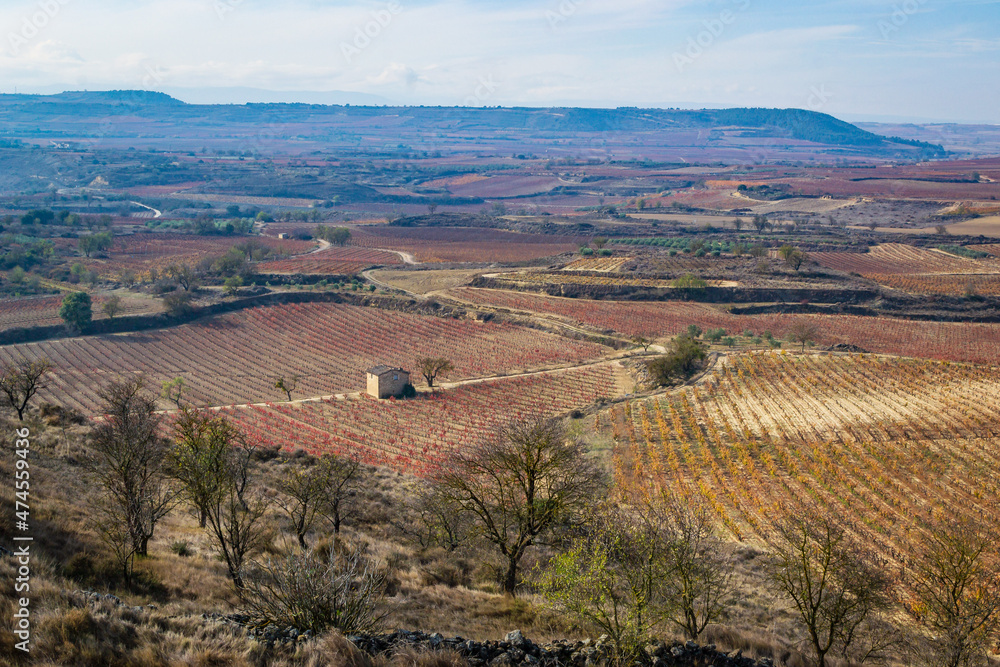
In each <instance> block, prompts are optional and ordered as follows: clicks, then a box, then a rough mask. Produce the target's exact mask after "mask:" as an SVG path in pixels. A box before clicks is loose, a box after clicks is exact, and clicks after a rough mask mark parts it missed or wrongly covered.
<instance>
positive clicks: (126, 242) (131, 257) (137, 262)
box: [80, 233, 316, 280]
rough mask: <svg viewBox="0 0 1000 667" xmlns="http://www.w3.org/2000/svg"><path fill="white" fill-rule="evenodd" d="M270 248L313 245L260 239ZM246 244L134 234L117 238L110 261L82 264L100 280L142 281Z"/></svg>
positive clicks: (309, 247) (231, 240)
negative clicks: (126, 277)
mask: <svg viewBox="0 0 1000 667" xmlns="http://www.w3.org/2000/svg"><path fill="white" fill-rule="evenodd" d="M257 238H259V240H260V242H261V243H262V244H263V245H265V246H266V247H268V248H273V249H275V250H278V251H281V252H285V253H288V254H290V255H292V254H299V253H305V252H309V251H310V250H312V249H313V248H315V247H316V244H315V243H313V242H312V241H298V240H293V239H275V238H269V237H257ZM241 240H245V239H242V238H239V237H225V236H194V235H188V234H171V233H163V234H134V235H130V236H121V237H116V238H115V245H114V247H113V248H112V249H111V250H110V251H109V252H108V253H107V257H106V258H91V259H81V260H80V262H81V263H82V264H83V265H84V266H86V267H87V268H89V269H92V270H94V271H96V272H97V273H98V274H99V275H100V276H102V277H106V278H110V279H117V278H119V277H120V276H121V274H122V273H123V272H124V271H126V270H129V271H132V272H133V273H134V274H135V275H136V277H137V278H138V279H140V280H143V279H145V278H148V276H149V274H150V272H151V271H156V272H160V271H162V270H163V269H165V268H167V267H168V266H170V265H171V264H189V265H195V264H197V263H198V262H200V261H201V260H203V259H206V258H214V257H220V256H222V255H224V254H225V253H226V251H227V250H229V249H230V248H232V247H233V246H234V245H236V244H237V243H239V242H240V241H241Z"/></svg>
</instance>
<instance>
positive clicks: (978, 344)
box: [448, 287, 1000, 364]
mask: <svg viewBox="0 0 1000 667" xmlns="http://www.w3.org/2000/svg"><path fill="white" fill-rule="evenodd" d="M448 294H450V295H452V296H454V297H455V298H457V299H459V300H461V301H463V302H466V303H476V304H481V305H483V306H492V307H497V308H506V309H512V310H520V311H525V312H536V313H544V314H549V315H555V316H557V317H560V318H564V319H565V320H567V321H569V322H574V323H577V324H583V325H587V326H591V327H595V328H596V329H599V330H607V331H611V332H617V333H619V334H622V335H624V336H629V337H632V336H644V337H647V338H657V337H662V336H675V335H677V334H679V333H681V332H682V331H684V330H686V329H687V327H688V325H690V324H696V325H698V326H699V327H701V328H702V329H711V328H722V329H725V330H726V331H728V332H729V333H730V334H732V335H738V334H740V333H742V332H744V331H751V332H753V333H754V334H755V335H761V334H762V333H764V332H771V333H772V334H773V335H774V336H777V337H779V338H780V337H783V336H786V335H787V334H788V332H789V331H790V330H791V329H792V327H793V326H794V325H795V324H796V323H798V322H802V321H806V322H810V323H813V324H815V325H816V327H817V330H818V335H817V341H816V342H817V344H819V345H823V346H831V345H837V344H840V343H844V344H848V345H857V346H860V347H863V348H864V349H867V350H869V351H871V352H878V353H882V354H892V355H899V356H904V357H917V358H921V359H935V360H942V361H964V362H972V363H987V364H995V363H1000V324H985V323H974V322H925V321H915V320H904V319H895V318H887V317H858V316H853V315H783V314H767V315H733V314H730V313H728V312H725V311H724V310H721V309H719V308H716V307H713V306H710V305H708V304H700V303H690V302H681V301H665V302H654V303H650V302H629V301H604V300H602V301H592V300H587V299H568V298H562V297H550V296H541V295H534V294H524V293H519V292H508V291H505V290H492V289H477V288H471V287H465V288H458V289H454V290H449V292H448Z"/></svg>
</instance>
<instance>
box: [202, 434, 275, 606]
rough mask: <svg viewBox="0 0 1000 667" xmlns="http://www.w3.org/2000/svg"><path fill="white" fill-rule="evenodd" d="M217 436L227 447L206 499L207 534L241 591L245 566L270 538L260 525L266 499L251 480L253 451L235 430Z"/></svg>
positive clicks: (235, 584)
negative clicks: (210, 491)
mask: <svg viewBox="0 0 1000 667" xmlns="http://www.w3.org/2000/svg"><path fill="white" fill-rule="evenodd" d="M218 419H222V420H223V421H226V420H225V419H223V418H218ZM226 423H227V424H228V421H227V422H226ZM219 433H220V434H222V435H223V437H224V439H225V440H226V441H227V442H228V444H229V447H228V448H227V454H228V456H227V457H226V460H225V461H223V463H222V469H221V472H220V475H219V484H218V486H217V487H216V488H215V489H214V492H213V493H212V494H211V495H210V496H209V497H208V504H207V507H206V510H207V511H206V516H207V523H208V532H209V535H210V536H211V537H212V539H213V541H214V542H215V545H216V546H217V547H218V548H219V553H220V556H221V557H222V560H223V562H224V563H225V564H226V569H227V570H228V571H229V577H230V578H231V579H232V580H233V585H234V586H235V587H236V590H237V592H241V591H242V590H243V567H244V565H245V564H246V562H247V560H248V559H249V558H250V557H251V556H253V555H254V554H255V553H257V552H258V551H260V549H261V548H263V547H264V545H265V544H267V542H268V540H269V539H270V536H269V534H268V533H267V531H266V530H265V527H264V523H263V519H264V515H265V513H266V512H267V508H268V500H267V496H266V494H265V493H264V490H263V489H262V488H261V487H260V486H259V485H258V484H257V483H256V482H255V480H253V479H252V466H251V457H252V455H253V450H254V448H253V447H252V446H251V445H249V444H248V443H247V442H246V440H245V439H244V438H243V437H242V434H241V433H240V432H239V431H238V430H237V429H236V428H234V427H231V426H229V427H221V428H219Z"/></svg>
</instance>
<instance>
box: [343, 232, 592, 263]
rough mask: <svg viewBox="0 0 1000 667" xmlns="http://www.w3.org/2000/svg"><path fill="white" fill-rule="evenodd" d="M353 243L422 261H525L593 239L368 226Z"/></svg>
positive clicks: (358, 233)
mask: <svg viewBox="0 0 1000 667" xmlns="http://www.w3.org/2000/svg"><path fill="white" fill-rule="evenodd" d="M352 233H353V237H352V238H351V244H352V245H356V246H361V247H364V248H376V249H388V250H397V251H403V252H407V253H411V254H413V255H415V256H416V259H417V261H419V262H522V261H529V260H533V259H540V258H542V257H551V256H554V255H559V254H562V253H566V252H573V251H575V250H577V249H578V248H579V247H580V246H581V245H583V244H585V243H588V242H589V241H590V238H584V237H574V236H552V235H545V234H519V233H516V232H509V231H503V230H497V229H472V228H466V227H418V228H409V227H387V226H378V227H376V226H366V227H358V228H356V229H354V230H352Z"/></svg>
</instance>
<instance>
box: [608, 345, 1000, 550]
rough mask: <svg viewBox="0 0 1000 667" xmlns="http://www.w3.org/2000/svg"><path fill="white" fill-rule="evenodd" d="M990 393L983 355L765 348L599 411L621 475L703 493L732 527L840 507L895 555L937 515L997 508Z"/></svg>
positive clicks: (738, 533) (993, 383) (630, 482)
mask: <svg viewBox="0 0 1000 667" xmlns="http://www.w3.org/2000/svg"><path fill="white" fill-rule="evenodd" d="M998 394H1000V380H998V378H997V374H996V369H994V368H985V367H975V366H966V365H956V364H948V363H946V362H944V363H941V362H930V361H917V360H906V359H896V358H885V357H878V356H873V355H852V356H808V355H807V356H799V355H790V354H783V353H782V354H774V353H763V354H750V355H739V356H731V357H729V358H728V359H725V364H724V365H723V366H722V367H721V369H717V370H715V371H714V372H713V374H712V375H710V376H709V378H708V380H707V381H706V382H705V383H703V384H701V385H700V386H697V387H691V388H685V389H682V390H678V391H673V392H670V393H668V394H666V395H665V396H662V397H657V398H654V399H648V400H641V401H634V402H632V403H628V404H625V405H624V406H616V407H615V408H613V409H612V410H611V411H610V412H609V413H604V414H602V415H600V416H599V418H598V419H599V424H600V425H601V426H602V427H603V428H604V429H606V430H610V431H611V433H612V434H613V437H614V440H615V442H616V448H615V456H614V459H615V470H616V476H617V478H618V479H619V481H620V482H621V483H622V484H623V485H624V486H625V487H626V488H630V489H633V490H639V491H642V490H643V489H649V488H650V487H652V488H654V489H655V488H658V487H667V488H669V489H671V490H673V491H674V492H676V493H679V494H681V495H682V496H684V497H689V498H698V499H701V500H702V501H703V502H704V503H706V504H707V505H708V506H709V507H711V508H713V509H714V511H715V513H716V515H717V517H718V521H719V523H720V524H721V525H724V526H725V527H726V528H727V529H728V531H729V532H731V533H732V534H733V535H734V536H735V537H736V538H738V539H740V540H752V541H764V540H767V538H768V536H769V535H771V534H772V528H773V526H774V525H775V522H778V521H782V520H783V519H784V518H786V517H792V516H810V515H813V514H818V515H827V516H832V517H837V518H838V519H840V520H842V521H844V522H846V523H847V525H848V526H849V527H850V530H851V531H852V532H853V533H854V537H855V538H857V539H858V540H860V541H861V542H860V543H863V544H871V545H873V546H874V547H875V548H876V549H877V550H878V551H879V552H880V553H881V554H882V555H883V556H885V557H887V558H888V559H890V561H892V562H893V563H895V564H897V565H901V564H902V563H904V562H905V559H906V558H907V555H908V554H910V553H911V550H912V548H913V547H914V546H915V545H917V544H919V543H920V542H921V541H922V540H923V536H924V531H925V530H926V528H927V525H928V521H929V520H930V519H932V518H935V515H939V514H941V513H945V512H946V513H948V514H949V516H955V515H958V516H964V517H970V518H974V519H976V520H981V521H993V522H995V521H997V519H1000V473H998V467H997V464H998V462H1000V409H998V408H997V406H996V402H995V397H996V396H997V395H998ZM936 518H940V517H939V516H938V517H936Z"/></svg>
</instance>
